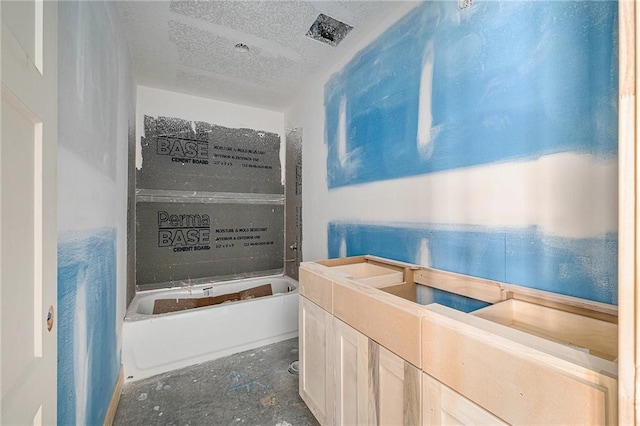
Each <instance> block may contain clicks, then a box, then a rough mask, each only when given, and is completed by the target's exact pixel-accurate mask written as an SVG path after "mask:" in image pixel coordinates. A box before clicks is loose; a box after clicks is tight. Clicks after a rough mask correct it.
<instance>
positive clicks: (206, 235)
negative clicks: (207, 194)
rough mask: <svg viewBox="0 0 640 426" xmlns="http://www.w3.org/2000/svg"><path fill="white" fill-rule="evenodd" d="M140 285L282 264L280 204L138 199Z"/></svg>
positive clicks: (277, 267)
mask: <svg viewBox="0 0 640 426" xmlns="http://www.w3.org/2000/svg"><path fill="white" fill-rule="evenodd" d="M136 213H137V231H136V250H137V252H136V262H137V264H136V275H137V279H138V286H139V288H141V289H144V288H150V287H157V286H158V284H166V283H169V285H170V284H171V283H175V285H177V284H178V283H179V282H188V281H189V280H193V279H200V278H207V277H220V276H237V275H247V274H251V273H256V272H260V271H272V270H277V269H280V270H281V269H282V265H283V262H282V260H283V256H284V253H283V241H282V236H283V235H284V220H283V218H284V206H283V205H282V204H272V205H270V204H238V203H211V204H199V203H188V202H185V203H179V202H173V203H172V202H138V203H137V211H136Z"/></svg>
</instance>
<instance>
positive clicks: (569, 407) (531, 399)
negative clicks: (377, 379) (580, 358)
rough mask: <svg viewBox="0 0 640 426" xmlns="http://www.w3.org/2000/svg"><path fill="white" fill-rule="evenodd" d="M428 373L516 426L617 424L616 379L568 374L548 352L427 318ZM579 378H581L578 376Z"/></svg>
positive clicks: (424, 331)
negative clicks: (538, 351)
mask: <svg viewBox="0 0 640 426" xmlns="http://www.w3.org/2000/svg"><path fill="white" fill-rule="evenodd" d="M422 351H423V367H422V369H423V370H424V371H425V372H427V373H428V374H429V375H431V376H433V377H435V378H436V379H437V380H439V381H440V382H442V383H444V384H445V385H447V386H448V387H450V388H451V389H453V390H455V391H456V392H458V393H460V394H462V395H464V396H465V397H467V398H468V399H470V400H471V401H473V402H474V403H476V404H478V405H479V406H481V407H484V408H486V409H487V410H488V411H489V412H491V413H493V414H494V415H496V416H497V417H499V418H501V419H504V420H505V421H507V422H508V423H511V424H544V425H552V424H579V425H589V424H615V422H616V409H615V400H616V395H615V394H616V391H617V387H616V380H615V379H612V378H610V377H606V376H604V375H600V374H598V373H596V372H592V371H585V372H583V373H584V374H583V375H582V376H579V375H578V372H577V370H574V371H570V370H569V369H566V370H563V369H562V366H561V364H559V363H558V362H554V360H553V359H552V358H551V357H546V356H545V354H543V353H536V352H535V351H533V350H532V349H530V348H527V347H525V346H522V345H518V344H516V343H514V342H510V341H508V340H506V339H501V338H499V337H497V336H495V335H492V334H489V333H487V334H483V333H482V332H480V331H478V330H474V329H473V327H468V326H466V325H465V324H463V323H459V324H457V325H456V326H455V327H453V326H452V327H449V326H447V325H443V324H442V323H441V322H438V321H435V320H434V321H430V320H428V319H424V320H423V323H422ZM574 374H575V375H574Z"/></svg>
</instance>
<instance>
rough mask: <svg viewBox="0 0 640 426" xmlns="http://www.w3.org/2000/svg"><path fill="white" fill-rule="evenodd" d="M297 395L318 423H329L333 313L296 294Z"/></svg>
mask: <svg viewBox="0 0 640 426" xmlns="http://www.w3.org/2000/svg"><path fill="white" fill-rule="evenodd" d="M299 313H300V315H299V318H298V321H299V333H300V337H299V339H300V360H299V361H300V362H299V364H300V365H299V367H300V376H299V389H300V396H301V397H302V399H303V400H304V402H305V403H306V404H307V406H308V407H309V409H310V410H311V412H312V413H313V415H314V416H315V417H316V419H317V420H318V421H319V422H320V424H321V425H333V411H334V410H333V407H334V394H333V389H334V381H333V374H334V372H333V357H334V350H333V316H332V315H331V314H330V313H328V312H327V311H325V310H324V309H322V308H321V307H319V306H318V305H316V304H315V303H313V302H310V301H309V300H308V299H306V298H305V297H300V308H299Z"/></svg>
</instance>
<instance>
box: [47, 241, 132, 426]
mask: <svg viewBox="0 0 640 426" xmlns="http://www.w3.org/2000/svg"><path fill="white" fill-rule="evenodd" d="M115 303H116V230H115V229H101V230H96V231H87V232H67V233H64V234H63V235H61V236H59V239H58V424H87V425H101V424H102V422H103V420H104V416H105V414H106V412H107V408H108V406H109V401H110V400H111V394H112V392H113V388H114V386H115V382H116V379H117V376H118V371H119V368H120V359H119V354H117V353H116V351H115V348H116V330H115V326H116V320H115V316H116V306H115Z"/></svg>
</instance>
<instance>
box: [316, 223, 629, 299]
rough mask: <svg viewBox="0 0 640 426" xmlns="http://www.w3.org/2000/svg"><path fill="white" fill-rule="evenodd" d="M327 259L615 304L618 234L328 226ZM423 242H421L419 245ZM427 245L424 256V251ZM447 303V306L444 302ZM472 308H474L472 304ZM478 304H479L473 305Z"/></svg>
mask: <svg viewBox="0 0 640 426" xmlns="http://www.w3.org/2000/svg"><path fill="white" fill-rule="evenodd" d="M328 233H329V257H339V256H340V247H341V246H342V245H343V241H344V244H345V247H346V249H347V250H346V251H347V252H346V253H345V254H346V255H347V256H357V255H362V254H373V255H376V256H382V257H388V258H391V259H397V260H401V261H405V262H411V263H421V262H424V261H425V260H427V261H428V263H429V266H431V267H433V268H437V269H443V270H446V271H452V272H457V273H460V274H466V275H473V276H476V277H481V278H487V279H490V280H496V281H502V282H508V283H514V284H520V285H524V286H527V287H532V288H537V289H540V290H546V291H553V292H556V293H561V294H566V295H569V296H575V297H582V298H585V299H591V300H596V301H599V302H604V303H613V304H617V300H618V297H617V286H616V285H615V283H616V282H617V280H618V262H617V254H618V242H617V235H615V234H608V235H606V236H603V237H598V238H563V237H554V236H547V235H544V234H541V233H539V232H538V231H537V229H536V228H535V227H530V228H523V229H505V228H501V229H496V228H483V227H474V226H462V225H455V226H442V225H430V224H424V225H407V224H392V225H370V224H350V223H340V222H334V223H331V224H330V225H329V230H328ZM423 241H424V242H423ZM425 244H426V249H427V250H426V253H427V254H426V256H428V259H425V258H424V257H422V256H423V255H424V252H423V249H422V247H423V246H425ZM447 304H448V305H449V304H450V303H447ZM473 306H476V305H473ZM477 306H480V305H477Z"/></svg>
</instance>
